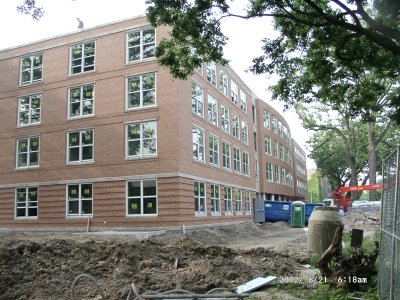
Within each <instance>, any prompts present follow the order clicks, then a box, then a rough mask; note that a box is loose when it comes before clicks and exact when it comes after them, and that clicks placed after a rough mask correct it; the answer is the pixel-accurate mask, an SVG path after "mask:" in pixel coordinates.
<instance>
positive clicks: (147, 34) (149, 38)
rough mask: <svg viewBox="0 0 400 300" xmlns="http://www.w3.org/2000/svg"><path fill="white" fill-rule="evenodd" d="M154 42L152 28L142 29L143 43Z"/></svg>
mask: <svg viewBox="0 0 400 300" xmlns="http://www.w3.org/2000/svg"><path fill="white" fill-rule="evenodd" d="M151 42H154V29H147V30H143V44H147V43H151Z"/></svg>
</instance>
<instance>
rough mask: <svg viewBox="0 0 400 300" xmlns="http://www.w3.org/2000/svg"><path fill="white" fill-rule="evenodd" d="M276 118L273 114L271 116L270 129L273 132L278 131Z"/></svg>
mask: <svg viewBox="0 0 400 300" xmlns="http://www.w3.org/2000/svg"><path fill="white" fill-rule="evenodd" d="M277 122H278V120H277V119H276V117H275V116H272V123H271V129H272V131H273V132H275V133H278V123H277Z"/></svg>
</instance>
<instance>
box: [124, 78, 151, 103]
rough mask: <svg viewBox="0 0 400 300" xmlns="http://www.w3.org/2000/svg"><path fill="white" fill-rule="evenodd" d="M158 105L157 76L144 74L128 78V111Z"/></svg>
mask: <svg viewBox="0 0 400 300" xmlns="http://www.w3.org/2000/svg"><path fill="white" fill-rule="evenodd" d="M155 104H156V75H155V74H154V73H148V74H142V75H137V76H132V77H128V78H127V104H126V108H127V109H133V108H142V107H147V106H154V105H155Z"/></svg>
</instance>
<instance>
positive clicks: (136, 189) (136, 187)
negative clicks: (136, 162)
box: [128, 181, 140, 197]
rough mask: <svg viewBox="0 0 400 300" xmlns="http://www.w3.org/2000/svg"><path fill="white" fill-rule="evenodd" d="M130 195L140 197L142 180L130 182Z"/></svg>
mask: <svg viewBox="0 0 400 300" xmlns="http://www.w3.org/2000/svg"><path fill="white" fill-rule="evenodd" d="M128 197H140V181H132V182H128Z"/></svg>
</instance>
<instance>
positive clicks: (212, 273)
mask: <svg viewBox="0 0 400 300" xmlns="http://www.w3.org/2000/svg"><path fill="white" fill-rule="evenodd" d="M280 247H281V248H280ZM279 249H280V250H279ZM305 249H306V235H305V233H304V231H303V230H302V229H299V228H290V227H288V226H286V225H284V224H263V225H261V226H258V225H256V224H253V223H250V222H248V223H241V224H235V225H229V226H224V227H219V228H216V229H206V230H196V231H190V232H188V233H187V234H182V233H168V234H165V235H161V236H155V237H153V238H150V239H148V240H141V241H139V240H137V239H135V238H133V237H132V236H121V235H106V236H99V235H91V234H71V233H69V234H67V233H64V234H61V233H58V234H38V233H36V234H34V233H30V234H21V233H20V234H18V233H8V234H3V235H2V236H1V239H0V299H46V300H47V299H66V298H68V297H69V293H70V287H71V284H72V282H73V281H74V278H76V276H78V275H79V274H82V273H86V274H90V275H92V276H94V277H95V278H96V279H97V281H98V283H99V285H100V286H101V288H102V289H103V290H104V293H105V295H106V296H107V299H126V297H127V295H128V290H129V285H130V283H132V282H133V283H135V285H136V286H137V287H138V290H139V293H144V292H149V291H155V292H163V291H167V290H172V289H185V290H189V291H192V292H195V293H205V292H207V291H209V290H210V289H212V288H216V287H225V288H228V289H230V290H231V291H234V290H235V289H236V287H237V286H238V285H240V284H243V283H245V282H247V281H250V280H252V279H254V278H256V277H259V276H268V275H271V274H278V275H282V276H287V275H289V274H296V272H297V271H298V270H301V269H303V267H302V265H301V264H303V263H306V262H307V261H308V260H309V257H308V256H307V252H306V250H305ZM283 250H284V251H283ZM293 253H297V256H296V255H293ZM76 295H78V296H80V297H81V298H80V299H82V298H85V299H90V297H95V296H96V295H98V293H97V291H96V290H95V289H94V288H93V285H90V284H89V283H88V282H86V281H82V283H80V284H78V285H77V287H76Z"/></svg>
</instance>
